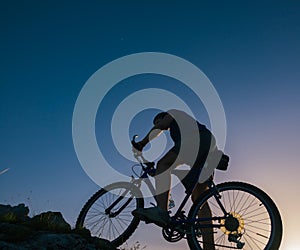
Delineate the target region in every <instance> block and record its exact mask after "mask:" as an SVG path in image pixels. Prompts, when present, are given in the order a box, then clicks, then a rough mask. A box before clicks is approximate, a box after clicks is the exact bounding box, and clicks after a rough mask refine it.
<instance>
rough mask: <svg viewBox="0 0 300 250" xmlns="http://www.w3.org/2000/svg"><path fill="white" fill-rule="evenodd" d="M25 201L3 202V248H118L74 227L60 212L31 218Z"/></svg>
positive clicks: (0, 235)
mask: <svg viewBox="0 0 300 250" xmlns="http://www.w3.org/2000/svg"><path fill="white" fill-rule="evenodd" d="M28 213H29V209H28V208H27V207H25V205H24V204H20V205H18V206H15V207H12V206H10V205H0V249H9V250H32V249H37V250H48V249H49V250H50V249H53V250H56V249H72V250H96V249H97V250H117V249H116V247H114V246H113V245H112V244H111V243H110V242H109V241H107V240H104V239H99V238H96V237H91V234H90V231H89V230H87V229H85V228H82V229H73V230H71V226H70V225H69V224H68V223H67V222H66V221H65V220H64V218H63V216H62V214H61V213H59V212H50V211H49V212H46V213H41V214H39V215H36V216H34V217H33V218H29V217H28Z"/></svg>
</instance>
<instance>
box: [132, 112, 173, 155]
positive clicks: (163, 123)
mask: <svg viewBox="0 0 300 250" xmlns="http://www.w3.org/2000/svg"><path fill="white" fill-rule="evenodd" d="M173 119H174V118H173V117H172V116H171V115H169V114H167V115H165V116H164V118H163V119H161V120H159V121H158V122H157V123H156V124H155V125H154V126H153V127H152V129H151V130H150V131H149V132H148V134H147V135H146V136H145V137H144V139H142V140H141V141H139V142H138V143H137V144H139V145H140V147H141V148H137V149H138V150H140V151H141V150H142V149H143V148H144V147H145V146H146V145H147V144H148V143H149V142H150V141H151V140H153V139H154V138H156V137H157V136H159V135H160V134H161V132H162V130H167V129H169V128H170V125H171V122H172V121H173Z"/></svg>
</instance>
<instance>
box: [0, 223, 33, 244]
mask: <svg viewBox="0 0 300 250" xmlns="http://www.w3.org/2000/svg"><path fill="white" fill-rule="evenodd" d="M32 234H33V231H32V230H30V229H29V228H28V227H26V226H23V225H16V224H11V223H6V222H2V223H0V241H7V242H20V241H23V240H26V239H28V238H29V237H30V236H31V235H32Z"/></svg>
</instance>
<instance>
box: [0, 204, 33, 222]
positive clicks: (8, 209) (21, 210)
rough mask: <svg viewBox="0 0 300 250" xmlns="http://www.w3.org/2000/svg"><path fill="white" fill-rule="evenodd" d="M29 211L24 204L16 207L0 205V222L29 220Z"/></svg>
mask: <svg viewBox="0 0 300 250" xmlns="http://www.w3.org/2000/svg"><path fill="white" fill-rule="evenodd" d="M28 214H29V209H28V207H25V205H24V204H19V205H18V206H14V207H12V206H10V205H1V204H0V222H21V221H26V220H28V219H29V217H28Z"/></svg>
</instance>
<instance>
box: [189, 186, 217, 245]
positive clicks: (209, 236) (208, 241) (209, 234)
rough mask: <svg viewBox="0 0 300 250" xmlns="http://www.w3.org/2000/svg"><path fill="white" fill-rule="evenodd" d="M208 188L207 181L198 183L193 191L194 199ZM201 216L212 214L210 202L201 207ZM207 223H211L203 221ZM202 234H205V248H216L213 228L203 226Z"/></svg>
mask: <svg viewBox="0 0 300 250" xmlns="http://www.w3.org/2000/svg"><path fill="white" fill-rule="evenodd" d="M206 190H208V186H207V185H206V184H205V183H201V184H200V183H197V185H196V187H195V189H194V190H193V193H192V201H193V202H194V201H195V200H196V199H197V198H198V197H199V196H200V195H201V194H202V193H203V192H204V191H206ZM198 216H199V217H203V218H209V217H211V216H212V214H211V210H210V207H209V205H208V203H205V204H204V205H203V206H202V207H201V209H200V210H199V212H198ZM202 223H203V224H205V223H208V224H209V223H211V222H210V221H208V222H202ZM201 231H202V235H203V249H204V250H215V247H214V245H213V244H214V234H213V228H202V229H201Z"/></svg>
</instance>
